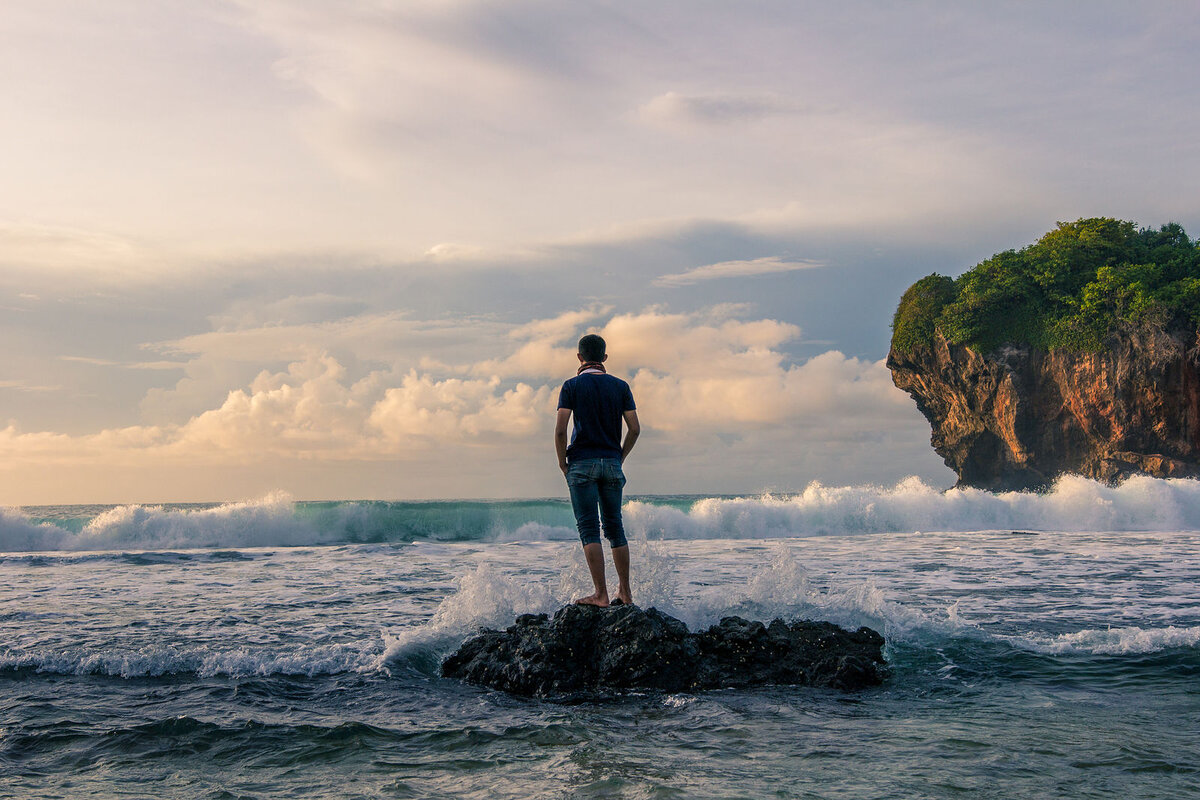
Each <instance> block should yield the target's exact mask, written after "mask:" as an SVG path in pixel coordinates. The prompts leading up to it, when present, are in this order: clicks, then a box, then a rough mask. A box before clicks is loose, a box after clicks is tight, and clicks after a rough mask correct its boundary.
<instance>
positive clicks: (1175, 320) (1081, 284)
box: [887, 217, 1200, 491]
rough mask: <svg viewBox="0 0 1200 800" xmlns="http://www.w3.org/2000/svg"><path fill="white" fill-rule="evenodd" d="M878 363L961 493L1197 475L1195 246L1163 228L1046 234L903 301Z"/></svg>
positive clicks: (1068, 227)
mask: <svg viewBox="0 0 1200 800" xmlns="http://www.w3.org/2000/svg"><path fill="white" fill-rule="evenodd" d="M887 366H888V367H889V369H891V372H892V380H893V382H894V383H895V385H896V386H898V387H899V388H900V389H903V390H904V391H905V392H907V393H908V394H909V395H911V396H912V398H913V399H914V400H915V401H916V403H917V407H918V408H919V409H920V411H921V413H922V414H924V416H925V418H926V419H928V420H929V423H930V425H931V426H932V437H931V443H932V445H933V448H934V450H935V451H936V452H937V453H938V455H940V456H941V457H942V458H943V459H944V460H945V462H946V465H947V466H949V467H950V468H951V469H953V470H954V471H955V473H957V475H958V485H959V486H960V487H961V486H971V487H978V488H982V489H988V490H992V491H1007V490H1027V489H1033V490H1038V489H1044V488H1046V487H1048V486H1050V485H1052V484H1053V482H1054V481H1055V479H1056V478H1058V477H1059V476H1061V475H1063V474H1067V473H1073V474H1078V475H1083V476H1086V477H1089V478H1092V479H1095V480H1098V481H1103V482H1105V483H1109V484H1115V483H1118V482H1120V481H1122V480H1124V479H1125V478H1127V477H1129V476H1131V475H1135V474H1142V475H1150V476H1154V477H1160V478H1182V477H1187V478H1194V477H1197V476H1200V242H1195V241H1192V240H1191V239H1189V238H1188V236H1187V234H1186V232H1185V231H1184V230H1183V228H1182V227H1181V226H1179V225H1178V224H1175V223H1171V224H1167V225H1163V226H1161V227H1160V228H1158V229H1151V228H1139V227H1138V226H1137V225H1135V224H1134V223H1132V222H1128V221H1122V220H1116V219H1112V218H1107V217H1103V218H1090V219H1080V220H1076V221H1075V222H1067V223H1063V222H1060V223H1058V225H1057V227H1056V228H1055V229H1054V230H1052V231H1050V232H1049V233H1047V234H1045V235H1044V236H1042V238H1040V239H1039V240H1038V241H1037V242H1035V243H1034V244H1031V245H1029V246H1027V247H1024V248H1022V249H1020V250H1007V251H1005V252H1002V253H998V254H996V255H994V256H992V257H991V258H989V259H987V260H985V261H983V262H981V263H979V264H978V265H976V266H975V267H974V268H972V269H970V270H968V271H967V272H965V273H963V274H962V275H960V276H959V277H958V278H955V279H951V278H949V277H947V276H944V275H939V274H936V273H935V274H932V275H928V276H926V277H924V278H921V279H920V280H918V281H917V282H916V283H914V284H913V285H912V286H910V287H909V288H908V290H907V291H905V292H904V295H903V297H902V298H901V300H900V304H899V307H898V308H897V309H896V313H895V316H894V318H893V321H892V341H891V348H890V351H889V353H888V358H887Z"/></svg>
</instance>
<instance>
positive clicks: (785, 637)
mask: <svg viewBox="0 0 1200 800" xmlns="http://www.w3.org/2000/svg"><path fill="white" fill-rule="evenodd" d="M442 674H443V675H445V676H446V677H451V678H458V679H461V680H464V681H467V682H468V683H474V684H478V685H482V686H489V687H491V688H494V689H500V690H502V691H505V692H509V693H512V694H517V695H525V696H533V695H537V696H552V697H554V696H557V697H562V696H579V695H581V694H582V695H587V694H589V693H593V694H594V693H604V692H606V691H609V690H614V689H631V688H640V689H657V690H662V691H670V692H678V691H696V690H700V689H715V688H721V687H745V686H760V685H770V684H802V685H810V686H827V687H834V688H838V689H845V690H849V689H859V688H863V687H867V686H875V685H878V684H879V683H881V682H882V681H883V678H884V675H885V664H884V659H883V637H882V636H880V635H879V634H878V633H876V632H875V631H873V630H871V629H870V628H859V629H858V630H857V631H854V632H851V631H847V630H844V629H842V628H839V627H838V626H836V625H833V624H832V623H829V622H807V621H805V622H794V623H787V622H784V621H783V620H781V619H776V620H774V621H773V622H771V623H770V624H769V625H764V624H763V623H761V622H750V621H747V620H744V619H741V618H740V617H726V618H725V619H723V620H721V622H720V623H719V624H717V625H714V626H712V627H711V628H709V629H708V630H707V631H704V632H703V633H691V632H689V631H688V629H687V626H686V625H685V624H684V623H683V622H681V621H679V620H677V619H675V618H674V617H671V616H668V615H667V614H663V613H662V612H660V611H658V610H657V609H654V608H651V609H647V610H643V609H641V608H639V607H637V606H617V607H612V608H605V609H602V608H596V607H594V606H577V605H570V606H566V607H564V608H561V609H559V611H558V612H557V613H555V615H554V617H553V618H549V617H547V615H545V614H537V615H533V614H525V615H522V616H520V617H518V618H517V620H516V624H515V625H512V626H511V627H509V628H508V629H507V630H504V631H496V630H482V631H480V632H479V634H478V635H476V636H474V637H472V638H471V639H468V640H467V641H466V642H465V643H463V645H462V647H460V648H459V650H458V652H456V653H454V654H453V655H451V656H450V657H449V658H447V659H446V661H445V662H444V663H443V664H442Z"/></svg>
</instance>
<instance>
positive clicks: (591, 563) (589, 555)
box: [575, 542, 629, 608]
mask: <svg viewBox="0 0 1200 800" xmlns="http://www.w3.org/2000/svg"><path fill="white" fill-rule="evenodd" d="M583 557H584V560H586V561H587V567H588V572H590V573H591V575H592V583H593V584H594V585H595V587H596V592H595V594H590V595H588V596H587V597H581V598H579V599H578V600H576V601H575V602H576V603H578V604H579V605H583V606H600V607H601V608H606V607H607V606H608V584H607V583H606V582H605V580H604V548H603V547H601V545H600V543H599V542H596V543H595V544H585V545H584V546H583ZM625 563H626V568H628V566H629V559H628V558H626V559H625Z"/></svg>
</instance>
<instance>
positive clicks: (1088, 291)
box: [892, 217, 1200, 353]
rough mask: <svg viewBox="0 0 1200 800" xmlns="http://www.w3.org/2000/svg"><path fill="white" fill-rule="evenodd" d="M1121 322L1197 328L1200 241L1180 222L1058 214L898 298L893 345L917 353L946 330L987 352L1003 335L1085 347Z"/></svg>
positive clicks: (1093, 346)
mask: <svg viewBox="0 0 1200 800" xmlns="http://www.w3.org/2000/svg"><path fill="white" fill-rule="evenodd" d="M1123 324H1124V325H1130V326H1136V327H1154V328H1157V329H1166V328H1177V327H1183V326H1188V327H1191V328H1192V329H1195V328H1197V327H1200V241H1196V242H1194V241H1192V240H1191V239H1189V238H1188V236H1187V233H1186V232H1185V231H1184V229H1183V228H1182V227H1180V226H1179V225H1178V224H1176V223H1173V222H1172V223H1169V224H1167V225H1163V226H1162V227H1161V228H1159V229H1158V230H1154V229H1152V228H1142V229H1140V230H1139V229H1138V228H1137V226H1136V225H1135V224H1134V223H1132V222H1125V221H1121V220H1116V219H1111V218H1108V217H1096V218H1091V219H1079V220H1076V221H1075V222H1060V223H1058V225H1057V227H1056V228H1055V229H1054V230H1052V231H1050V232H1049V233H1047V234H1046V235H1045V236H1043V237H1042V238H1041V239H1039V240H1038V241H1037V242H1035V243H1034V244H1031V245H1029V246H1027V247H1024V248H1022V249H1020V250H1006V251H1004V252H1002V253H997V254H996V255H994V256H992V257H991V258H989V259H987V260H985V261H982V262H980V263H979V264H977V265H976V266H975V267H973V268H972V269H970V270H968V271H967V272H964V273H963V274H962V275H960V276H959V277H958V278H957V279H954V280H951V279H950V278H948V277H946V276H944V275H938V274H936V273H934V274H933V275H928V276H926V277H924V278H922V279H921V280H919V281H917V282H916V283H914V284H913V285H912V286H910V287H909V288H908V290H907V291H906V292H905V293H904V296H903V297H902V298H901V300H900V305H899V307H898V308H897V309H896V315H895V317H894V318H893V320H892V347H893V349H896V350H898V351H899V352H911V351H912V350H913V349H915V348H917V347H920V346H922V345H929V344H931V343H932V342H933V339H934V334H935V333H936V332H940V333H941V334H942V336H944V337H945V338H946V339H947V340H948V341H949V342H950V343H951V344H961V345H967V346H969V347H971V348H973V349H975V350H977V351H979V352H984V353H986V352H990V351H992V350H994V349H995V348H997V347H999V346H1000V345H1002V344H1005V343H1012V344H1019V345H1031V346H1033V347H1037V348H1040V349H1042V350H1055V349H1062V350H1068V351H1072V352H1086V351H1096V350H1099V349H1100V348H1101V347H1102V344H1103V342H1104V339H1105V337H1107V336H1108V334H1109V333H1111V332H1112V331H1114V330H1115V329H1117V328H1118V327H1120V326H1121V325H1123Z"/></svg>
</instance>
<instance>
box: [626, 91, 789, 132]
mask: <svg viewBox="0 0 1200 800" xmlns="http://www.w3.org/2000/svg"><path fill="white" fill-rule="evenodd" d="M805 111H806V109H805V107H804V105H803V104H801V103H798V102H796V101H794V100H791V99H788V98H786V97H781V96H779V95H776V94H769V93H746V92H743V93H738V92H727V93H720V92H713V93H708V94H682V93H680V92H665V93H664V94H660V95H658V96H657V97H655V98H654V99H652V100H650V101H649V102H647V103H646V104H644V105H643V106H642V107H641V114H642V116H643V117H644V118H645V119H648V120H650V121H654V122H671V123H685V124H702V125H725V124H730V123H735V122H746V121H753V120H759V119H763V118H764V117H770V116H777V115H782V114H801V113H805Z"/></svg>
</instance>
